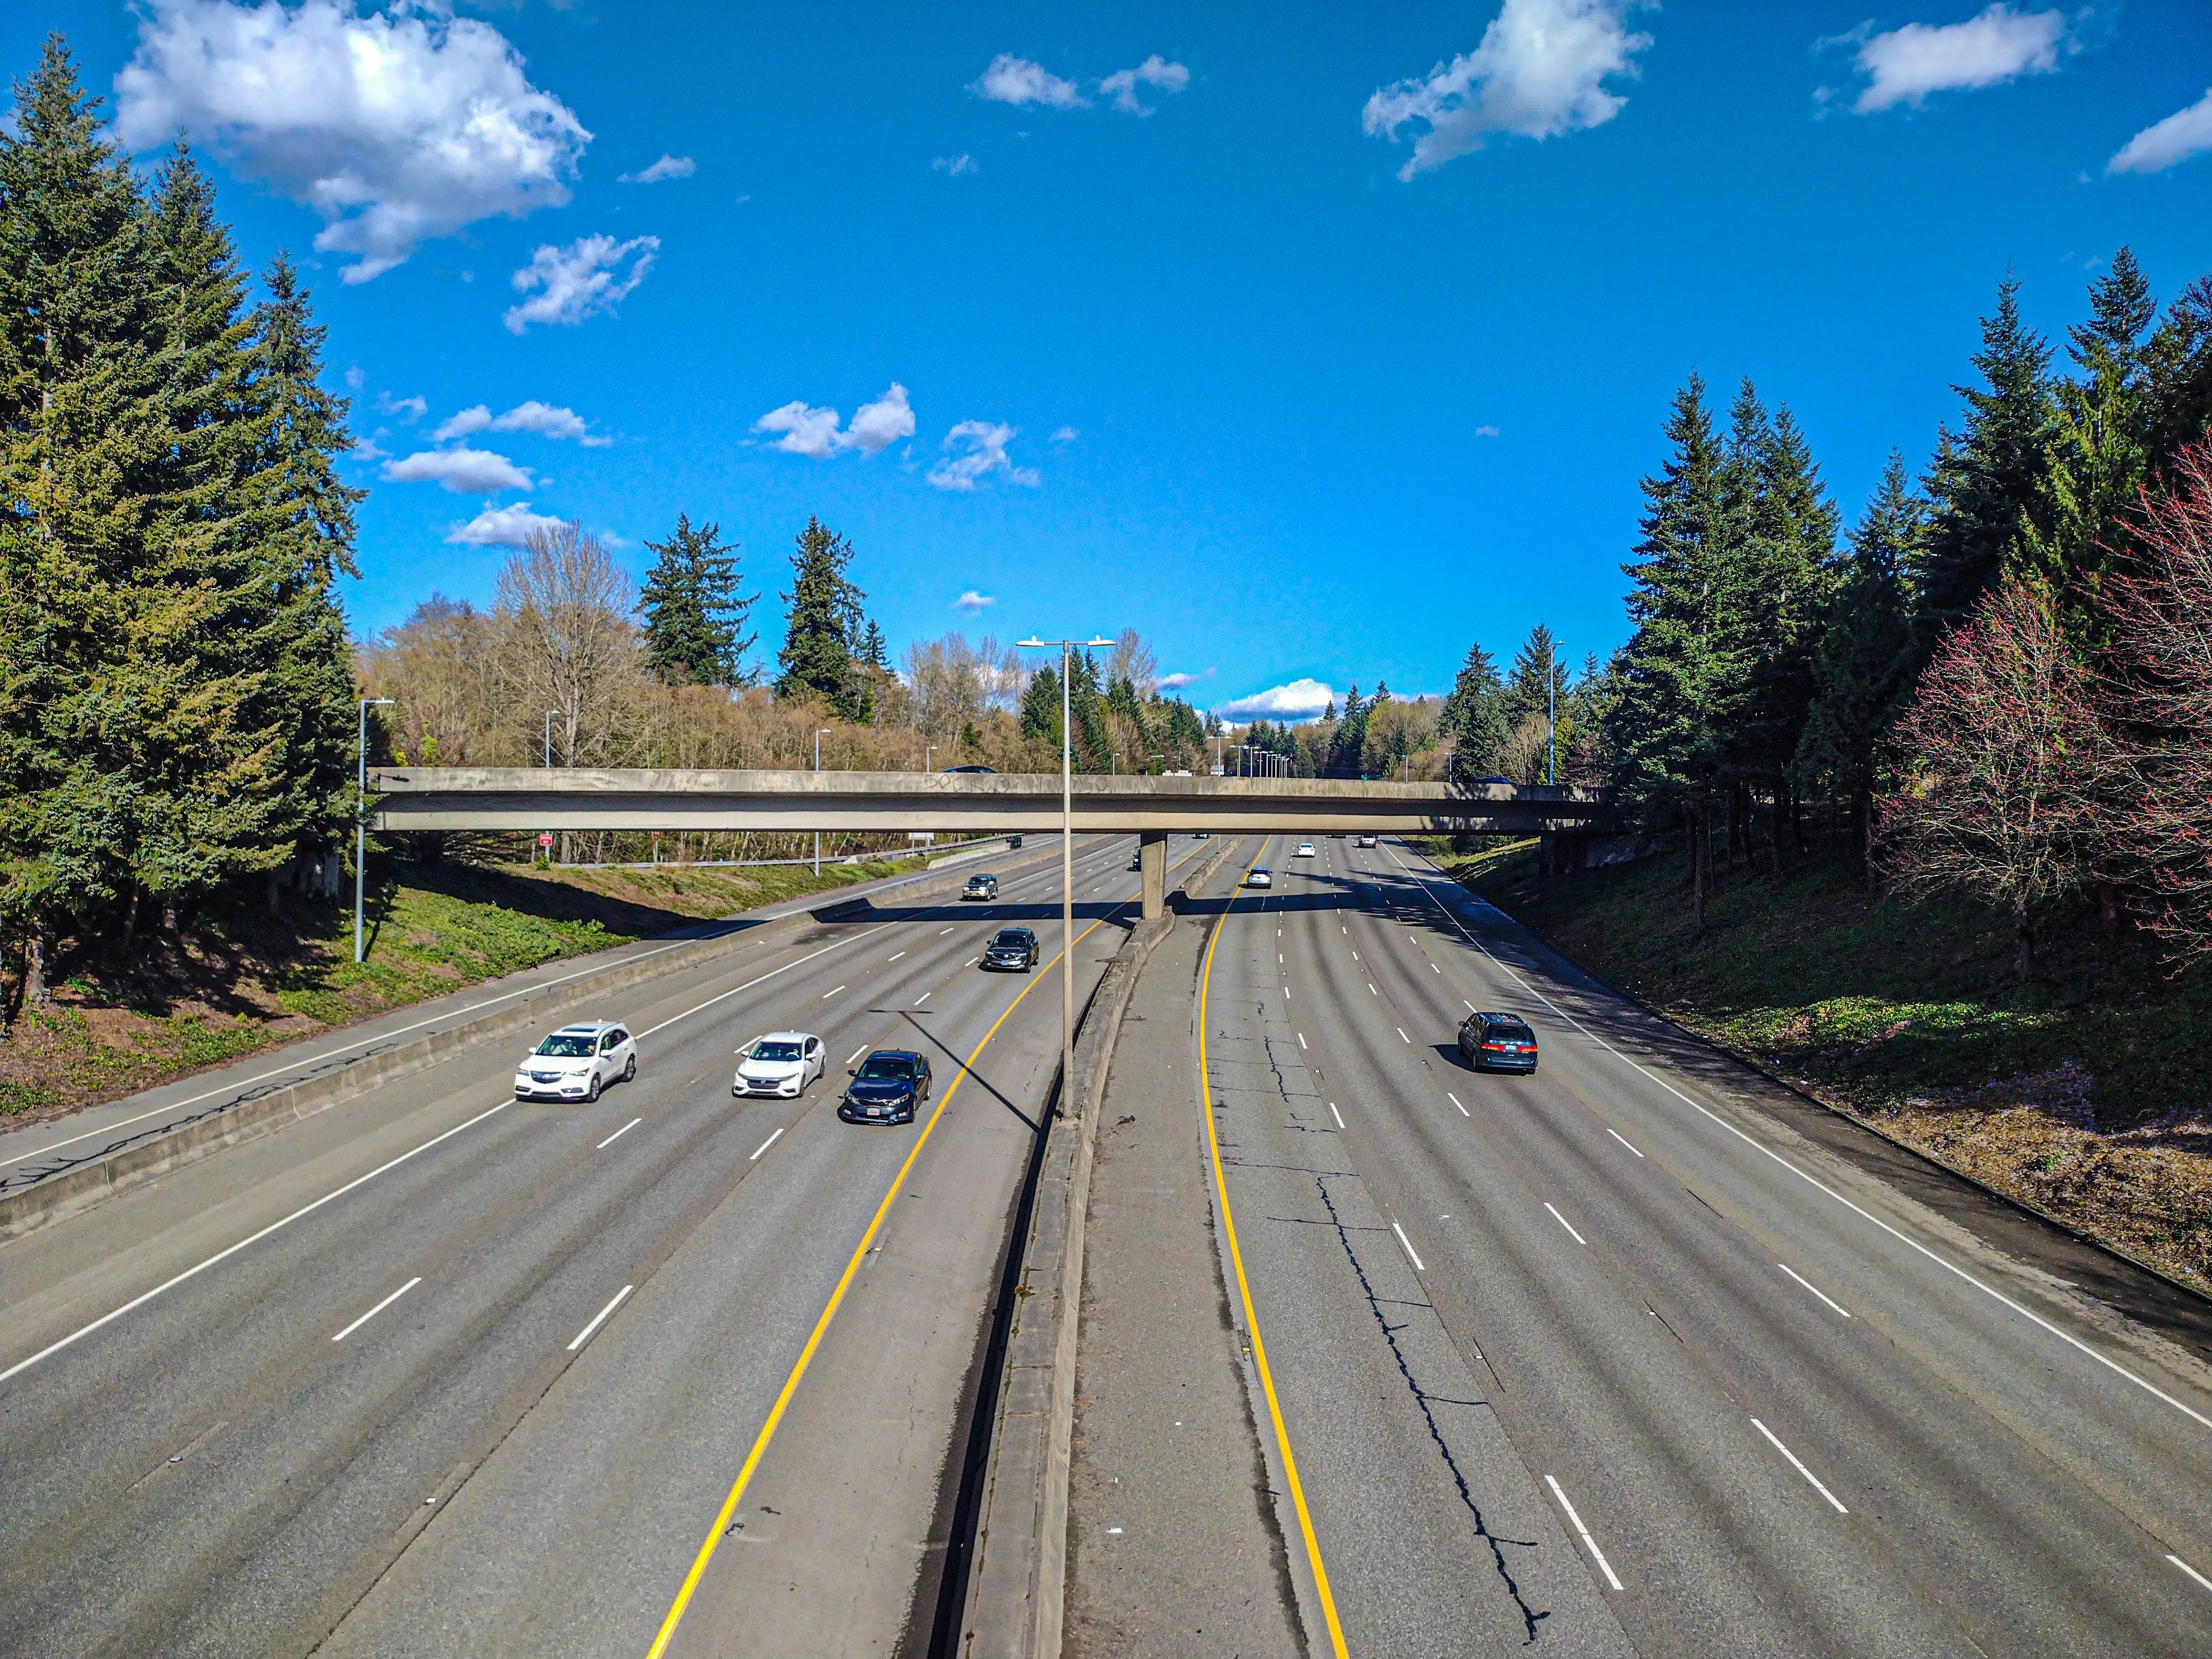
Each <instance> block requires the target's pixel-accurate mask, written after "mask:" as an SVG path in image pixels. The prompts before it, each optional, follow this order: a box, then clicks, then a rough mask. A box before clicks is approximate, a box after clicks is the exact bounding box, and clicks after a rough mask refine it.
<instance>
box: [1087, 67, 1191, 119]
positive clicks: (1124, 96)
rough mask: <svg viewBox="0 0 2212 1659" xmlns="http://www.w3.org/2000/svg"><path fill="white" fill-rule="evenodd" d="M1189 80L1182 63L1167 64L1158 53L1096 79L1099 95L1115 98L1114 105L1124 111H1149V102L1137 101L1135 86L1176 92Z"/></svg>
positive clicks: (1138, 112) (1130, 112)
mask: <svg viewBox="0 0 2212 1659" xmlns="http://www.w3.org/2000/svg"><path fill="white" fill-rule="evenodd" d="M1189 84H1190V71H1189V70H1187V69H1185V68H1184V67H1183V66H1182V64H1170V63H1169V62H1168V61H1167V60H1166V59H1165V58H1162V57H1161V56H1160V55H1159V53H1158V52H1154V53H1153V54H1152V56H1151V57H1150V58H1146V59H1145V61H1144V62H1143V63H1141V64H1138V65H1137V67H1136V68H1134V69H1125V70H1118V71H1116V72H1115V73H1114V74H1112V75H1109V76H1106V78H1105V79H1103V81H1101V82H1099V83H1098V90H1099V93H1100V94H1101V95H1102V96H1105V97H1109V98H1111V99H1112V100H1114V107H1115V109H1118V110H1120V111H1121V113H1122V114H1124V115H1150V114H1151V113H1152V106H1150V105H1146V104H1141V103H1139V102H1138V101H1137V88H1139V86H1147V87H1152V88H1156V89H1157V90H1158V91H1161V92H1164V93H1170V94H1173V93H1178V92H1181V91H1182V89H1183V88H1185V87H1187V86H1188V85H1189Z"/></svg>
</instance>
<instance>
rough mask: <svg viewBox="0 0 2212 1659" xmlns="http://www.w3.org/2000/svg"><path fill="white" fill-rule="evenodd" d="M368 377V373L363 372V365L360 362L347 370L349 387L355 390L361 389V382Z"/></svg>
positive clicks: (346, 378)
mask: <svg viewBox="0 0 2212 1659" xmlns="http://www.w3.org/2000/svg"><path fill="white" fill-rule="evenodd" d="M367 379H368V375H366V374H362V372H361V365H360V364H359V363H356V364H355V365H354V366H353V367H352V368H349V369H348V370H346V372H345V382H346V386H347V389H348V390H349V391H353V392H358V391H360V390H361V383H362V381H363V380H367Z"/></svg>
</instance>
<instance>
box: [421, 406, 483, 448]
mask: <svg viewBox="0 0 2212 1659" xmlns="http://www.w3.org/2000/svg"><path fill="white" fill-rule="evenodd" d="M490 424H491V410H489V409H488V408H486V407H485V406H484V405H483V404H477V406H476V407H475V408H474V409H465V410H461V411H460V412H459V414H457V415H448V416H446V418H445V419H444V420H442V421H441V422H438V424H437V426H436V427H435V428H433V429H432V431H431V433H430V441H431V442H432V443H434V444H441V443H443V442H445V441H446V440H447V439H448V438H465V437H467V436H468V435H469V434H470V433H471V432H481V431H483V429H484V428H486V427H488V426H489V425H490Z"/></svg>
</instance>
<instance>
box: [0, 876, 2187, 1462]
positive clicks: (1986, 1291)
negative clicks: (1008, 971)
mask: <svg viewBox="0 0 2212 1659" xmlns="http://www.w3.org/2000/svg"><path fill="white" fill-rule="evenodd" d="M1391 857H1392V858H1393V859H1395V858H1396V857H1397V854H1395V853H1394V854H1391ZM1402 867H1403V866H1401V868H1402ZM1407 873H1408V874H1413V873H1414V872H1410V871H1408V872H1407ZM1437 873H1438V878H1439V879H1442V880H1449V877H1445V876H1443V872H1437ZM1414 885H1416V886H1417V887H1419V889H1420V890H1421V893H1422V896H1424V897H1425V898H1426V899H1427V900H1428V901H1429V902H1430V903H1431V904H1433V905H1435V906H1436V907H1437V909H1439V910H1441V911H1443V914H1444V915H1445V916H1446V917H1447V918H1448V919H1449V921H1450V922H1451V924H1452V926H1453V927H1456V928H1458V929H1459V931H1460V934H1461V936H1462V938H1464V939H1466V940H1467V942H1468V944H1469V945H1473V946H1474V948H1475V949H1476V950H1478V951H1481V952H1482V954H1483V955H1484V956H1486V957H1489V958H1490V960H1491V961H1492V963H1495V964H1496V966H1497V968H1498V971H1499V972H1500V973H1502V974H1504V975H1505V976H1506V977H1507V978H1509V979H1510V980H1511V981H1513V982H1514V983H1515V984H1516V985H1518V986H1520V987H1521V988H1522V989H1523V990H1524V991H1526V992H1528V994H1529V995H1531V996H1533V997H1534V998H1535V999H1536V1000H1538V1001H1539V1002H1541V1003H1542V1004H1543V1005H1544V1006H1546V1007H1547V1008H1549V1009H1550V1010H1551V1011H1552V1012H1553V1013H1555V1014H1557V1015H1558V1016H1559V1018H1561V1019H1563V1020H1565V1021H1566V1022H1567V1024H1570V1025H1571V1026H1573V1027H1574V1028H1575V1030H1577V1031H1580V1032H1581V1033H1582V1034H1583V1036H1586V1037H1588V1038H1589V1040H1590V1041H1591V1042H1595V1044H1597V1046H1598V1047H1599V1048H1602V1049H1604V1050H1605V1051H1606V1053H1607V1054H1611V1055H1612V1056H1613V1058H1614V1059H1615V1060H1619V1061H1620V1063H1621V1064H1622V1065H1624V1066H1627V1067H1629V1068H1630V1069H1631V1070H1632V1071H1634V1072H1637V1073H1641V1074H1642V1075H1643V1076H1644V1077H1647V1078H1649V1079H1650V1080H1651V1081H1652V1082H1654V1083H1656V1084H1657V1085H1659V1086H1660V1087H1661V1088H1662V1089H1664V1090H1665V1091H1667V1092H1668V1094H1670V1095H1672V1096H1674V1098H1675V1099H1677V1100H1679V1101H1680V1102H1681V1103H1683V1104H1684V1105H1685V1106H1688V1107H1690V1108H1692V1109H1694V1110H1696V1111H1698V1112H1700V1113H1702V1114H1703V1115H1705V1116H1706V1117H1707V1118H1710V1119H1711V1121H1713V1122H1715V1123H1717V1124H1718V1125H1719V1126H1720V1127H1722V1128H1723V1129H1725V1130H1727V1131H1728V1132H1729V1133H1730V1134H1732V1135H1734V1136H1735V1138H1736V1139H1739V1140H1741V1141H1742V1142H1743V1144H1744V1145H1745V1146H1749V1147H1751V1148H1753V1150H1754V1151H1756V1152H1763V1153H1765V1155H1766V1156H1767V1157H1768V1158H1772V1159H1773V1160H1774V1162H1776V1163H1777V1164H1780V1165H1781V1166H1782V1167H1783V1168H1784V1169H1785V1170H1789V1171H1790V1174H1792V1175H1794V1176H1796V1177H1797V1178H1798V1179H1799V1180H1800V1181H1802V1182H1804V1183H1805V1184H1806V1185H1807V1186H1808V1187H1811V1188H1814V1190H1815V1191H1816V1192H1820V1193H1822V1194H1826V1196H1827V1197H1829V1198H1832V1199H1833V1200H1835V1201H1836V1202H1837V1203H1838V1204H1840V1205H1842V1206H1844V1208H1845V1209H1847V1210H1849V1211H1850V1212H1851V1213H1852V1214H1854V1215H1856V1216H1857V1217H1859V1218H1861V1219H1862V1220H1865V1221H1869V1222H1872V1223H1873V1224H1874V1225H1875V1226H1877V1227H1879V1228H1881V1230H1882V1231H1884V1232H1886V1233H1887V1234H1888V1235H1889V1236H1890V1237H1892V1238H1894V1239H1895V1240H1897V1242H1898V1243H1900V1244H1904V1245H1906V1246H1909V1247H1910V1248H1911V1249H1914V1250H1917V1251H1918V1252H1919V1253H1920V1254H1921V1255H1923V1256H1925V1257H1927V1258H1928V1260H1929V1261H1932V1262H1934V1263H1935V1264H1936V1266H1937V1267H1941V1268H1942V1269H1943V1270H1944V1272H1946V1273H1952V1274H1954V1275H1956V1276H1957V1277H1958V1278H1959V1279H1962V1280H1964V1281H1965V1282H1966V1284H1969V1285H1972V1286H1973V1287H1974V1288H1975V1289H1976V1290H1978V1291H1980V1292H1981V1293H1982V1294H1983V1295H1984V1296H1986V1297H1989V1298H1990V1300H1991V1301H1993V1302H1997V1303H2001V1304H2003V1305H2004V1306H2005V1307H2007V1308H2009V1309H2011V1310H2012V1311H2013V1312H2015V1313H2016V1314H2018V1315H2019V1316H2021V1318H2022V1319H2025V1320H2027V1321H2028V1322H2030V1323H2031V1324H2033V1325H2037V1326H2039V1327H2040V1328H2043V1329H2044V1330H2045V1331H2048V1332H2049V1333H2050V1334H2051V1335H2053V1336H2055V1337H2057V1339H2058V1340H2060V1341H2062V1342H2063V1343H2065V1344H2066V1345H2067V1346H2069V1347H2071V1348H2073V1349H2075V1351H2076V1352H2080V1353H2082V1354H2085V1355H2087V1357H2088V1358H2091V1359H2093V1360H2095V1361H2096V1362H2097V1363H2098V1364H2100V1365H2102V1366H2104V1367H2105V1368H2106V1370H2110V1371H2112V1373H2114V1374H2115V1375H2116V1376H2124V1377H2125V1378H2127V1380H2128V1381H2129V1382H2130V1383H2134V1384H2135V1385H2136V1387H2137V1388H2139V1389H2142V1391H2143V1392H2144V1393H2146V1394H2148V1395H2151V1396H2152V1397H2153V1398H2154V1399H2157V1400H2160V1401H2164V1402H2165V1403H2166V1404H2167V1405H2169V1406H2171V1407H2173V1409H2174V1410H2176V1411H2178V1412H2179V1413H2181V1414H2182V1415H2183V1416H2184V1417H2186V1418H2189V1419H2191V1420H2192V1421H2194V1422H2197V1423H2200V1424H2202V1425H2203V1426H2204V1427H2206V1428H2208V1429H2212V1417H2208V1416H2206V1415H2205V1414H2204V1413H2203V1412H2200V1411H2198V1410H2197V1408H2196V1407H2193V1406H2191V1405H2187V1404H2185V1402H2183V1401H2179V1400H2177V1399H2175V1398H2174V1397H2173V1396H2172V1395H2170V1394H2168V1393H2167V1392H2166V1390H2165V1389H2161V1388H2160V1387H2159V1386H2158V1384H2157V1383H2153V1382H2152V1381H2150V1379H2149V1378H2148V1377H2144V1376H2136V1373H2135V1372H2133V1371H2131V1370H2129V1369H2128V1368H2127V1367H2126V1366H2125V1365H2123V1364H2120V1363H2119V1361H2118V1360H2117V1359H2112V1358H2108V1357H2107V1356H2106V1355H2105V1354H2102V1353H2100V1352H2098V1351H2097V1350H2096V1349H2095V1348H2093V1347H2091V1346H2089V1345H2088V1344H2087V1342H2084V1341H2083V1340H2081V1338H2080V1337H2078V1336H2075V1335H2074V1334H2072V1333H2070V1332H2069V1331H2066V1330H2064V1329H2063V1328H2060V1327H2058V1326H2057V1325H2054V1324H2052V1323H2051V1321H2049V1320H2047V1319H2045V1317H2044V1316H2042V1315H2041V1314H2039V1313H2035V1312H2033V1311H2032V1310H2029V1309H2027V1308H2025V1307H2023V1306H2021V1304H2019V1303H2017V1302H2015V1301H2014V1300H2013V1299H2012V1298H2011V1297H2008V1296H2007V1295H2006V1294H2005V1293H2004V1292H2003V1291H2000V1290H1998V1289H1997V1288H1996V1286H1995V1285H1989V1284H1985V1283H1984V1281H1982V1280H1981V1279H1977V1278H1975V1277H1974V1275H1973V1274H1972V1273H1968V1272H1967V1271H1966V1269H1965V1268H1964V1267H1960V1266H1959V1265H1958V1264H1957V1263H1955V1262H1953V1261H1947V1260H1946V1259H1945V1258H1944V1257H1942V1256H1941V1255H1937V1254H1936V1252H1935V1251H1934V1250H1931V1249H1929V1248H1928V1246H1926V1245H1925V1244H1923V1243H1921V1242H1920V1241H1919V1240H1918V1239H1917V1238H1915V1237H1912V1236H1911V1234H1910V1233H1906V1232H1903V1231H1899V1229H1897V1228H1895V1227H1893V1226H1891V1225H1889V1223H1887V1221H1884V1220H1883V1219H1882V1218H1881V1217H1880V1216H1878V1215H1875V1213H1874V1212H1871V1211H1869V1210H1867V1209H1864V1208H1863V1207H1862V1206H1859V1205H1857V1204H1854V1203H1853V1202H1852V1201H1851V1200H1850V1199H1848V1198H1845V1197H1844V1195H1843V1194H1841V1193H1839V1192H1838V1191H1837V1190H1836V1189H1835V1188H1832V1187H1831V1186H1829V1185H1828V1183H1827V1182H1825V1181H1822V1180H1821V1179H1820V1177H1819V1176H1814V1175H1810V1174H1808V1173H1807V1172H1806V1171H1805V1170H1802V1169H1800V1168H1798V1167H1797V1165H1796V1164H1792V1163H1791V1162H1790V1160H1789V1159H1788V1158H1784V1157H1783V1156H1782V1154H1781V1153H1779V1152H1776V1151H1775V1150H1774V1149H1773V1148H1772V1147H1771V1146H1765V1145H1763V1144H1762V1143H1761V1142H1759V1140H1757V1139H1754V1138H1753V1136H1751V1135H1748V1134H1746V1133H1744V1132H1743V1131H1742V1130H1741V1129H1739V1128H1737V1127H1735V1124H1733V1123H1731V1122H1729V1121H1728V1120H1727V1119H1726V1118H1724V1117H1723V1116H1722V1115H1720V1114H1719V1113H1717V1112H1716V1111H1714V1110H1712V1109H1711V1108H1710V1107H1707V1106H1705V1105H1702V1104H1700V1103H1699V1102H1697V1101H1695V1100H1692V1098H1691V1097H1689V1096H1687V1095H1686V1094H1684V1093H1683V1092H1682V1091H1680V1089H1677V1088H1676V1087H1675V1086H1674V1085H1673V1084H1671V1083H1669V1082H1668V1081H1667V1079H1665V1078H1663V1077H1661V1076H1660V1075H1659V1074H1658V1073H1656V1072H1654V1071H1652V1070H1651V1069H1650V1067H1648V1066H1644V1064H1643V1063H1642V1062H1640V1061H1638V1060H1631V1059H1630V1058H1629V1057H1628V1056H1627V1055H1626V1054H1622V1053H1621V1052H1620V1049H1618V1048H1614V1047H1613V1045H1612V1044H1611V1043H1610V1042H1607V1041H1606V1040H1605V1039H1604V1038H1603V1037H1601V1036H1599V1035H1598V1034H1597V1033H1596V1032H1595V1031H1593V1030H1590V1029H1589V1027H1588V1026H1587V1025H1584V1024H1583V1023H1582V1022H1581V1021H1580V1020H1578V1019H1577V1018H1575V1017H1574V1016H1573V1015H1572V1014H1571V1013H1569V1012H1567V1011H1566V1010H1565V1009H1564V1008H1562V1007H1560V1006H1559V1004H1558V1003H1556V1002H1554V1001H1553V1000H1551V998H1549V997H1547V996H1546V995H1545V994H1543V993H1542V992H1541V991H1540V990H1538V989H1537V988H1536V987H1534V986H1533V985H1531V984H1530V983H1529V982H1528V981H1527V980H1525V979H1523V978H1522V977H1521V975H1518V974H1516V973H1515V972H1514V971H1513V969H1510V968H1509V967H1507V966H1506V965H1505V964H1504V963H1502V962H1499V961H1498V958H1497V957H1496V956H1495V955H1493V954H1492V951H1491V950H1490V947H1489V946H1488V945H1485V944H1484V943H1483V942H1482V941H1481V940H1480V939H1477V938H1475V936H1474V934H1473V933H1468V930H1467V924H1466V923H1465V922H1463V921H1461V920H1460V919H1459V916H1458V914H1457V913H1456V912H1455V911H1454V910H1453V909H1452V908H1451V907H1450V906H1449V905H1448V904H1446V903H1445V902H1443V900H1442V899H1440V898H1438V897H1437V896H1436V895H1435V894H1434V893H1432V892H1431V891H1430V890H1429V884H1428V883H1427V882H1426V881H1425V880H1423V879H1421V878H1419V876H1418V875H1416V876H1415V879H1414ZM1462 891H1464V889H1462ZM1469 1006H1470V1007H1472V1006H1473V1005H1472V1004H1470V1005H1469ZM0 1376H4V1374H0Z"/></svg>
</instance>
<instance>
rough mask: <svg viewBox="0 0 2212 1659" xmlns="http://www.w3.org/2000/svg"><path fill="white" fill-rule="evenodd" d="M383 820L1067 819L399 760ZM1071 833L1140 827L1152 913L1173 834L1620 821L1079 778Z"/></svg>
mask: <svg viewBox="0 0 2212 1659" xmlns="http://www.w3.org/2000/svg"><path fill="white" fill-rule="evenodd" d="M368 787H369V792H370V794H371V795H372V796H373V797H374V798H375V805H374V809H373V816H372V820H371V821H372V823H374V826H375V827H376V828H377V829H384V830H402V831H405V830H435V829H505V830H523V831H530V832H537V831H541V830H548V829H625V830H638V829H647V830H650V829H659V830H663V831H671V830H708V829H723V830H734V829H749V830H753V831H757V832H775V831H792V830H800V831H804V830H811V829H818V830H822V831H824V832H834V831H840V830H843V831H854V832H861V831H865V832H870V833H875V834H883V833H890V834H902V833H913V832H921V831H936V832H939V833H952V832H960V833H966V834H975V833H981V834H985V835H1014V836H1036V835H1045V834H1048V833H1052V832H1054V831H1056V830H1058V829H1059V828H1060V775H1059V774H1057V773H1010V772H997V773H984V772H801V771H788V772H786V771H757V772H741V771H687V770H672V769H671V770H663V769H591V768H582V767H565V768H564V767H553V768H543V767H520V766H517V767H421V766H409V767H388V768H384V769H379V770H377V771H374V772H372V773H370V774H369V782H368ZM1071 793H1072V795H1073V821H1074V827H1075V829H1077V830H1078V831H1079V832H1081V833H1084V834H1086V835H1088V834H1117V833H1118V834H1125V835H1126V834H1134V835H1136V836H1139V838H1140V842H1141V845H1142V848H1143V854H1144V860H1145V862H1144V869H1143V874H1144V892H1145V911H1146V915H1157V914H1158V908H1159V903H1160V901H1161V898H1162V897H1164V894H1163V893H1162V892H1161V891H1160V890H1161V889H1162V888H1164V879H1165V872H1166V868H1167V865H1166V842H1167V837H1168V836H1170V834H1172V833H1176V832H1178V831H1181V832H1185V833H1188V832H1191V831H1197V830H1203V831H1206V832H1208V833H1210V834H1214V835H1234V834H1241V833H1252V832H1255V831H1256V832H1262V833H1271V834H1284V835H1300V834H1325V833H1328V832H1332V831H1349V832H1356V833H1362V834H1374V835H1382V834H1394V835H1510V836H1531V835H1535V836H1544V837H1545V838H1546V840H1547V843H1557V842H1559V840H1560V838H1562V837H1567V838H1571V839H1574V840H1579V839H1580V838H1582V837H1583V836H1589V835H1593V834H1605V833H1607V832H1609V831H1610V830H1611V829H1613V805H1612V800H1611V798H1610V796H1609V794H1608V793H1607V792H1606V791H1604V790H1599V789H1583V788H1576V787H1569V786H1566V785H1558V786H1552V785H1541V784H1540V785H1514V784H1482V785H1476V786H1474V787H1467V788H1462V787H1457V786H1455V785H1452V784H1445V783H1401V782H1392V781H1375V782H1369V781H1349V780H1343V779H1336V778H1215V777H1202V778H1200V777H1190V778H1180V777H1173V778H1171V777H1103V778H1102V777H1097V776H1091V775H1083V776H1078V777H1077V778H1075V779H1074V780H1073V787H1072V791H1071Z"/></svg>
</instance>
